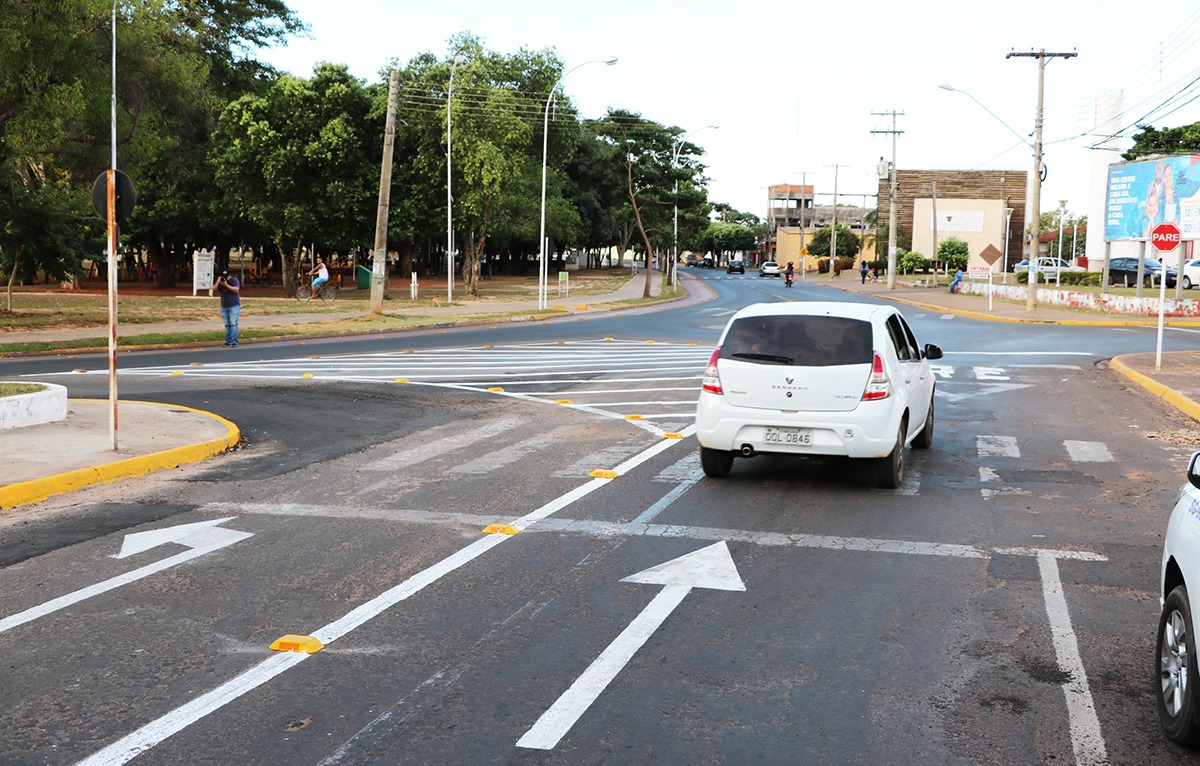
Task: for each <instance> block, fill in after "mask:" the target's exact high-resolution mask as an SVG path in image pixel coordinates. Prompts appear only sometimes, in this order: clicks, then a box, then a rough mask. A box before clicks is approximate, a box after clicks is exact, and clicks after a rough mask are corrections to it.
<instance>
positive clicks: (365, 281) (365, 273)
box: [358, 266, 372, 290]
mask: <svg viewBox="0 0 1200 766" xmlns="http://www.w3.org/2000/svg"><path fill="white" fill-rule="evenodd" d="M371 276H372V275H371V270H370V269H368V268H367V267H366V266H359V267H358V289H359V290H370V289H371Z"/></svg>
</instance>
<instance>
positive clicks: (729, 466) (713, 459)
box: [700, 447, 733, 479]
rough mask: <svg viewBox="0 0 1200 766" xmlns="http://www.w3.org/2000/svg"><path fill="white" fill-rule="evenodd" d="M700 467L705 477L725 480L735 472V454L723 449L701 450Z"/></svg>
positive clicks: (706, 448)
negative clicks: (730, 473)
mask: <svg viewBox="0 0 1200 766" xmlns="http://www.w3.org/2000/svg"><path fill="white" fill-rule="evenodd" d="M700 467H701V468H703V469H704V475H705V476H711V477H712V478H714V479H724V478H725V477H727V476H728V475H729V472H730V471H731V470H733V453H732V452H729V451H727V450H722V449H709V448H708V447H701V448H700Z"/></svg>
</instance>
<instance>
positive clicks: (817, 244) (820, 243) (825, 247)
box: [808, 223, 862, 258]
mask: <svg viewBox="0 0 1200 766" xmlns="http://www.w3.org/2000/svg"><path fill="white" fill-rule="evenodd" d="M832 235H833V230H832V228H831V227H829V226H825V227H823V228H820V229H817V231H816V232H814V233H813V238H812V241H811V242H809V243H808V252H809V254H811V255H815V256H819V257H825V258H828V257H829V241H830V239H832ZM861 247H862V246H861V243H860V242H859V240H858V235H856V234H855V233H854V232H853V231H851V230H850V227H849V226H846V225H845V224H841V223H839V224H838V228H837V257H838V258H853V257H854V256H855V255H857V254H858V251H859V250H860V249H861Z"/></svg>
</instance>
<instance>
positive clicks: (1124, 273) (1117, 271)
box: [1108, 258, 1177, 287]
mask: <svg viewBox="0 0 1200 766" xmlns="http://www.w3.org/2000/svg"><path fill="white" fill-rule="evenodd" d="M1145 264H1146V265H1145V268H1144V269H1143V271H1142V284H1143V285H1144V286H1146V287H1153V286H1154V285H1157V284H1161V282H1162V272H1163V265H1162V264H1161V263H1159V262H1158V261H1152V260H1150V259H1149V258H1147V259H1146V260H1145ZM1166 272H1167V287H1174V286H1175V277H1176V276H1177V272H1176V271H1175V269H1166ZM1137 280H1138V259H1137V258H1113V259H1112V260H1110V261H1109V262H1108V283H1109V284H1110V285H1116V284H1122V285H1125V286H1126V287H1129V286H1130V285H1136V284H1137Z"/></svg>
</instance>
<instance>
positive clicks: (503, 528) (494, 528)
mask: <svg viewBox="0 0 1200 766" xmlns="http://www.w3.org/2000/svg"><path fill="white" fill-rule="evenodd" d="M483 533H484V534H485V535H515V534H516V533H517V528H516V527H512V526H509V525H508V524H488V525H487V526H486V527H484V528H483Z"/></svg>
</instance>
